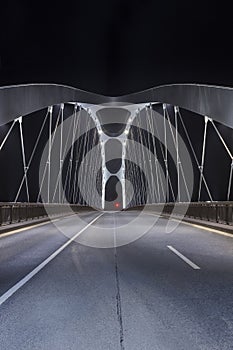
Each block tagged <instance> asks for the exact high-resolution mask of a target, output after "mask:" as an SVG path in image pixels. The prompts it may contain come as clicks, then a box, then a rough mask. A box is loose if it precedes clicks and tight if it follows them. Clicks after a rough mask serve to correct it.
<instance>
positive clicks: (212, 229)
mask: <svg viewBox="0 0 233 350" xmlns="http://www.w3.org/2000/svg"><path fill="white" fill-rule="evenodd" d="M148 215H152V216H160V217H163V218H165V219H167V220H172V221H176V222H180V223H181V224H182V225H187V226H192V227H196V228H199V229H201V230H204V231H208V232H210V233H217V234H218V235H222V236H226V237H230V238H233V234H232V233H228V232H225V231H222V230H216V229H215V228H211V227H207V226H202V225H199V224H195V223H191V222H187V221H183V220H179V219H174V218H170V217H169V218H168V217H167V216H166V215H156V214H148Z"/></svg>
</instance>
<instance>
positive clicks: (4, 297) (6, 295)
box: [0, 213, 104, 306]
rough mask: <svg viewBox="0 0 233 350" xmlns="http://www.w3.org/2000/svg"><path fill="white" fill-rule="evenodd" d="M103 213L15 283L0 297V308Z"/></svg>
mask: <svg viewBox="0 0 233 350" xmlns="http://www.w3.org/2000/svg"><path fill="white" fill-rule="evenodd" d="M102 215H104V213H101V214H100V215H98V216H97V217H96V218H95V219H93V220H92V221H91V222H90V223H89V224H88V225H86V226H85V227H84V228H83V229H82V230H80V231H79V232H78V233H76V234H75V235H74V236H73V237H72V238H71V239H69V240H68V241H67V242H66V243H65V244H63V245H62V246H61V247H60V248H58V249H57V250H56V251H55V252H54V253H53V254H52V255H50V256H49V257H48V258H47V259H46V260H44V261H43V262H42V263H41V264H40V265H38V266H37V267H36V268H35V269H34V270H32V271H31V272H30V273H29V274H28V275H26V276H25V277H24V278H23V279H22V280H21V281H19V282H18V283H16V284H15V285H14V286H13V287H12V288H10V289H9V290H8V291H7V292H6V293H4V294H3V295H2V296H1V297H0V306H1V305H2V304H3V303H4V302H5V301H6V300H7V299H9V298H10V297H11V296H12V295H13V294H14V293H15V292H17V290H19V289H20V288H21V287H23V286H24V285H25V284H26V283H27V282H28V281H30V279H31V278H32V277H34V276H35V275H36V274H37V273H38V272H40V271H41V270H42V269H43V268H44V267H45V266H46V265H48V263H49V262H50V261H52V260H53V259H54V258H55V257H56V256H57V255H58V254H60V253H61V252H62V251H63V250H64V249H65V248H66V247H67V246H68V245H70V244H71V243H72V242H73V241H74V240H75V239H76V238H77V237H78V236H79V235H81V233H83V232H84V231H85V230H86V229H87V228H88V227H90V226H91V225H92V224H93V223H94V222H95V221H97V220H98V219H99V218H100V217H101V216H102Z"/></svg>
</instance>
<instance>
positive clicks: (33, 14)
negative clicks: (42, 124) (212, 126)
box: [0, 0, 233, 95]
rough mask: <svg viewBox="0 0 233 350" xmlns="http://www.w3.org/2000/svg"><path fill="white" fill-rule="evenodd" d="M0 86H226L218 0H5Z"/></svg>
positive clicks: (225, 12) (226, 34)
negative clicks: (31, 84)
mask: <svg viewBox="0 0 233 350" xmlns="http://www.w3.org/2000/svg"><path fill="white" fill-rule="evenodd" d="M0 25H1V34H0V35H1V38H0V43H1V47H0V84H1V85H6V84H16V83H29V82H30V83H31V82H52V83H63V84H68V85H73V86H75V87H78V88H82V89H85V90H89V91H94V92H99V93H103V94H106V95H119V94H127V93H129V92H132V91H138V90H142V89H146V88H149V87H152V86H156V85H160V84H166V83H176V82H190V83H191V82H196V83H210V84H217V85H218V84H219V85H227V86H232V85H233V69H232V62H233V45H232V33H233V21H232V11H231V9H230V8H229V7H227V6H226V5H224V2H223V1H218V2H215V1H211V2H210V1H208V2H207V1H206V2H204V1H202V2H201V1H187V0H186V1H174V0H173V1H166V0H165V1H164V0H163V1H155V0H153V1H152V0H144V1H138V0H128V1H127V0H115V1H111V0H103V1H93V0H85V1H79V0H77V1H75V2H68V1H66V2H62V3H59V2H56V3H54V4H51V2H48V1H47V2H44V3H43V1H40V2H32V1H18V2H16V1H15V2H12V1H8V2H5V4H4V5H3V4H1V24H0Z"/></svg>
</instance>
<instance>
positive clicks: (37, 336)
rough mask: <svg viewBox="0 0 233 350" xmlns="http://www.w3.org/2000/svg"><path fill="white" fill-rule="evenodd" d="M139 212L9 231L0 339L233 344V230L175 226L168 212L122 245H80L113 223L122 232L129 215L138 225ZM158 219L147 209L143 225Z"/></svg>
mask: <svg viewBox="0 0 233 350" xmlns="http://www.w3.org/2000/svg"><path fill="white" fill-rule="evenodd" d="M137 214H138V213H137V212H119V213H104V214H103V215H102V216H101V217H99V218H98V219H97V220H96V221H95V222H94V223H93V224H92V225H89V226H88V227H86V226H87V225H88V223H90V222H92V221H93V220H94V219H95V218H96V217H97V216H98V215H99V213H93V212H92V213H86V214H82V217H83V218H84V219H85V221H86V222H83V223H82V224H80V226H77V223H76V221H75V217H74V216H72V217H67V218H64V219H59V221H57V222H54V224H56V223H58V222H59V225H62V226H63V228H65V229H66V232H67V234H66V235H63V234H62V233H60V232H59V231H58V229H57V228H56V226H55V225H54V224H52V223H43V224H41V225H38V226H35V227H34V228H30V229H27V230H25V231H22V232H19V233H15V234H5V235H3V236H2V237H0V249H1V250H0V266H1V268H0V281H1V284H0V302H2V304H1V306H0V348H1V349H9V350H13V349H24V350H27V349H28V350H31V349H37V350H38V349H43V350H45V349H56V350H64V349H75V350H76V349H79V350H82V349H83V350H84V349H85V350H87V349H95V350H97V349H101V350H102V349H106V350H110V349H113V350H116V349H148V350H149V349H151V350H152V349H153V350H155V349H158V350H176V349H179V350H181V349H189V350H194V349H195V350H197V349H206V350H207V349H211V350H213V349H221V350H224V349H232V344H233V316H232V309H233V300H232V295H233V283H232V268H233V254H232V253H233V239H232V238H231V237H227V236H222V235H218V234H216V233H211V231H206V230H202V229H200V228H197V227H192V226H190V225H186V224H181V225H180V226H179V227H177V228H176V229H175V230H174V231H173V232H171V233H167V232H166V229H165V227H166V225H167V219H165V218H159V220H158V221H157V222H156V224H155V225H154V226H153V227H152V228H150V229H149V230H148V232H146V233H145V234H144V235H143V236H142V237H141V238H139V239H138V240H136V241H135V242H133V243H131V244H128V245H124V246H122V247H117V248H116V249H114V248H107V249H97V248H93V247H88V246H85V245H83V244H80V242H81V243H84V241H85V240H87V241H88V242H91V241H92V242H94V241H95V239H94V237H95V235H97V234H98V235H99V236H100V235H101V234H103V235H106V233H107V232H108V231H109V236H110V238H112V237H111V235H112V232H115V233H116V232H117V227H119V225H120V224H121V225H124V224H126V223H127V222H130V224H129V226H128V228H127V229H128V230H130V229H131V230H132V231H134V230H135V229H136V227H135V224H134V222H132V219H133V218H135V217H136V216H137ZM150 220H152V217H151V216H149V215H148V214H143V215H142V216H141V217H140V219H139V222H138V223H137V226H138V227H139V228H140V229H141V230H142V232H143V231H144V230H146V227H147V225H148V222H150ZM97 226H98V227H99V228H100V229H98V228H97ZM114 227H115V230H112V228H114ZM104 228H106V230H105V229H104ZM80 230H82V232H81V233H80V235H79V236H78V238H77V241H70V243H69V244H68V245H67V246H66V247H65V248H64V249H63V250H62V251H61V252H59V253H58V254H57V255H56V257H54V259H51V261H48V263H46V264H45V266H44V267H43V268H41V269H40V271H38V273H37V272H36V270H35V268H36V267H38V266H40V264H41V263H43V262H44V261H45V260H46V259H47V258H48V257H51V254H53V253H54V252H55V251H57V250H58V249H59V248H60V247H61V246H63V245H64V244H65V243H66V242H67V241H69V239H70V238H72V237H73V236H74V235H75V234H76V233H78V232H80ZM101 232H102V233H101ZM105 237H106V236H105ZM31 271H34V272H35V273H34V276H33V277H32V278H28V282H27V283H26V284H22V285H20V282H21V281H22V280H23V278H24V277H25V276H28V274H29V273H30V272H31ZM29 277H30V276H29ZM16 283H19V284H18V288H16V289H17V290H16V291H15V293H14V294H13V295H10V293H9V291H11V290H12V289H11V288H12V287H14V286H15V285H16ZM1 296H2V297H1Z"/></svg>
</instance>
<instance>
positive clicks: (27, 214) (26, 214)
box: [0, 203, 94, 226]
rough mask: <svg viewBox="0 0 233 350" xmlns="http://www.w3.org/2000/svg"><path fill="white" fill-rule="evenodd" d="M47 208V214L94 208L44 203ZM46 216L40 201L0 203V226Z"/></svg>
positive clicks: (57, 214) (59, 214)
mask: <svg viewBox="0 0 233 350" xmlns="http://www.w3.org/2000/svg"><path fill="white" fill-rule="evenodd" d="M46 207H48V209H49V215H54V216H55V215H56V216H62V215H66V214H69V213H70V209H72V211H73V212H74V213H77V212H80V211H83V210H94V209H92V208H89V207H85V206H80V205H74V204H71V205H69V206H67V205H64V204H46ZM46 217H48V213H47V211H46V208H45V206H44V205H43V204H40V203H0V226H2V225H8V224H13V223H17V222H21V221H28V220H32V219H40V218H46Z"/></svg>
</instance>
